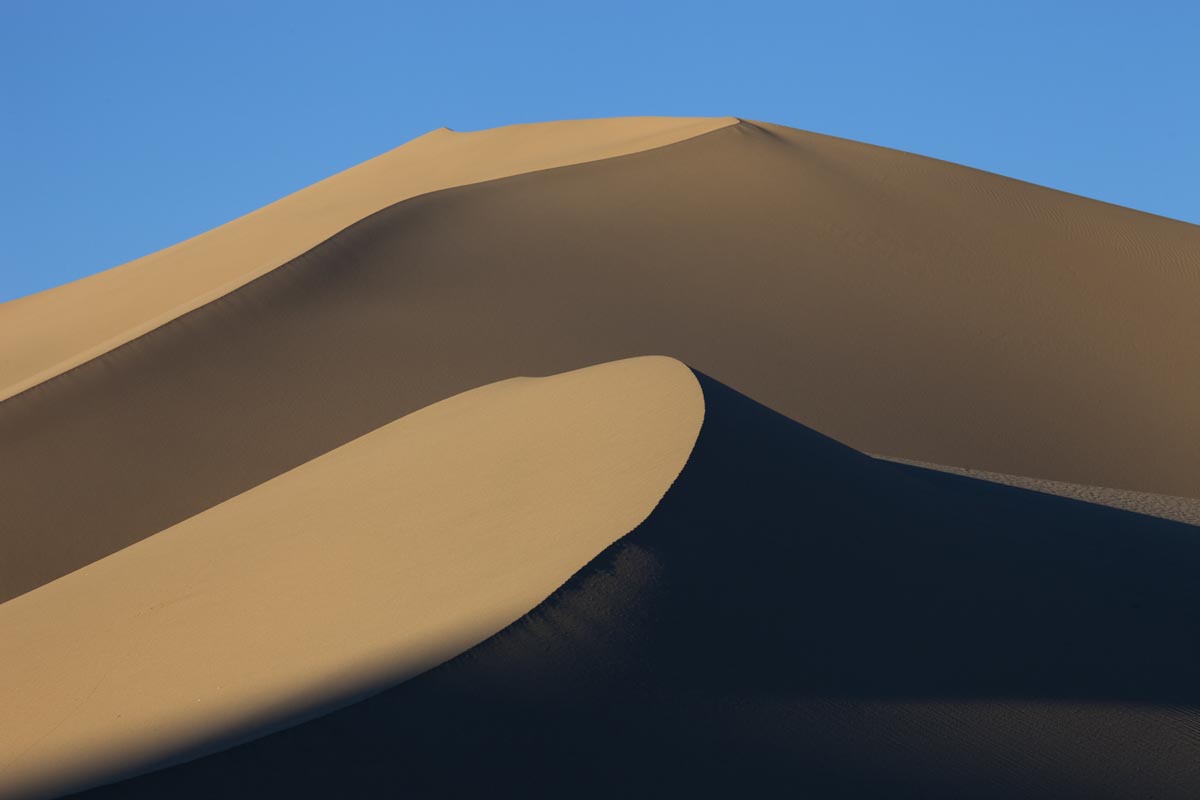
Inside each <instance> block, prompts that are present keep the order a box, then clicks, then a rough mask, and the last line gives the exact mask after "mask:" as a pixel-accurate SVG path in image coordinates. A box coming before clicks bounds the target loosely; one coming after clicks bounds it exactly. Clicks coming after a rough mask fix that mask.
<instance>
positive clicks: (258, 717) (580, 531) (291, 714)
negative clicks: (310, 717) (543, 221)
mask: <svg viewBox="0 0 1200 800" xmlns="http://www.w3.org/2000/svg"><path fill="white" fill-rule="evenodd" d="M703 412H704V404H703V400H702V397H701V392H700V387H699V385H698V384H697V382H696V379H695V378H694V376H693V374H692V372H691V370H689V369H688V368H687V367H685V366H683V365H682V364H680V363H679V362H677V361H673V360H671V359H666V358H656V357H647V358H640V359H634V360H630V361H623V362H618V363H613V364H606V365H602V366H597V367H593V368H590V369H584V370H580V371H576V372H571V373H567V374H565V375H559V376H556V377H552V378H542V379H514V380H509V381H504V382H502V383H497V384H493V385H490V386H486V387H483V388H480V389H477V390H475V391H471V392H467V393H466V394H462V395H458V396H456V397H453V398H450V399H448V400H445V401H443V402H441V403H438V404H436V405H433V406H431V407H429V408H426V409H423V410H421V411H418V412H417V413H415V414H412V415H410V416H407V417H405V418H403V419H401V420H398V421H397V422H394V423H392V424H390V425H388V426H385V427H383V428H381V429H379V430H377V431H374V432H373V433H371V434H368V435H367V436H365V437H363V438H361V439H357V440H355V441H353V442H350V443H349V444H347V445H345V446H343V447H340V448H338V449H336V450H334V451H333V452H331V453H328V454H326V455H324V456H322V457H320V458H318V459H316V460H314V461H311V462H309V463H308V464H305V465H304V466H302V467H299V468H297V469H295V470H292V471H290V472H288V473H286V474H284V475H281V476H279V477H278V478H276V479H275V480H272V481H269V482H267V483H265V484H263V485H262V486H259V487H257V488H256V489H253V490H251V491H249V492H247V493H245V494H242V495H239V496H238V497H235V498H233V499H232V500H230V501H228V502H226V503H223V504H221V505H219V506H217V507H215V508H213V509H210V510H209V511H206V512H204V513H203V514H200V515H198V516H196V517H193V518H191V519H190V520H188V521H186V522H184V523H181V524H180V525H177V526H175V527H173V528H171V529H169V530H166V531H163V532H162V533H159V534H158V535H156V536H153V537H151V538H149V539H146V540H145V541H142V542H139V543H138V544H136V545H134V546H132V547H129V548H126V549H124V550H121V551H120V552H118V553H115V554H114V555H112V556H109V557H108V558H105V559H102V560H100V561H97V562H96V563H94V564H91V565H89V566H88V567H86V568H84V569H82V570H79V571H77V572H74V573H72V574H70V575H67V576H65V577H63V578H61V579H59V580H57V581H54V582H53V583H50V584H47V585H46V586H43V587H41V588H40V589H38V590H37V591H34V592H30V593H28V594H26V595H24V596H22V597H20V598H18V599H16V600H13V601H10V602H8V603H5V604H3V605H0V641H3V646H4V652H5V657H4V658H3V659H0V708H2V709H4V711H3V715H4V725H3V726H0V797H24V796H46V797H49V796H56V795H57V794H59V793H61V792H63V791H65V790H70V789H77V788H82V787H85V786H88V785H94V784H96V783H99V782H101V781H106V780H113V779H116V778H118V777H121V776H122V775H124V774H128V773H129V772H131V771H138V770H144V769H148V768H150V767H153V766H155V765H158V764H160V763H161V762H162V761H163V760H164V759H168V758H171V757H178V756H179V754H181V753H187V754H191V755H194V754H196V753H197V752H201V751H203V750H204V749H206V748H213V747H217V746H221V745H226V746H228V745H229V744H231V743H233V742H235V741H237V739H238V738H240V737H244V736H246V735H248V734H251V733H254V732H259V731H261V730H262V729H264V728H270V727H272V726H278V725H280V724H286V723H288V722H294V721H296V719H297V717H302V716H303V715H305V714H311V713H313V711H314V709H320V708H322V707H323V705H325V704H329V703H335V704H336V703H337V702H338V701H339V700H340V701H342V702H345V698H346V697H353V696H354V694H355V692H356V691H360V690H361V688H362V687H363V686H373V685H375V684H378V683H380V682H395V681H399V680H403V679H404V678H407V677H410V676H412V675H415V674H417V673H419V672H422V671H424V670H426V669H428V668H429V667H432V666H434V665H436V664H438V663H441V662H443V661H446V660H447V659H448V658H450V657H452V656H455V655H457V654H459V653H461V652H462V651H464V650H466V649H467V648H469V647H471V646H473V645H475V644H477V643H478V642H480V641H482V640H483V639H485V638H487V637H488V636H490V635H492V634H494V633H496V632H497V631H499V630H500V629H501V628H503V627H505V626H506V625H508V624H510V623H512V622H513V621H514V620H516V619H518V618H519V617H520V616H521V615H523V614H525V613H526V612H528V611H529V610H530V609H532V608H533V607H534V606H535V605H536V604H537V603H539V602H541V601H542V600H543V599H545V598H546V597H547V596H548V595H549V594H550V593H551V592H553V591H554V590H555V589H557V588H558V587H559V586H560V585H561V584H562V583H563V582H564V581H566V580H567V579H568V578H569V577H570V576H571V575H572V574H573V573H574V572H576V571H577V570H578V569H579V568H581V567H582V566H583V565H584V564H586V563H587V562H588V561H590V560H591V559H592V558H593V557H594V556H595V555H596V554H597V553H599V552H600V551H601V550H603V549H604V548H606V547H608V546H609V545H610V544H612V543H613V542H614V541H616V539H618V538H619V537H620V536H623V535H624V534H626V533H628V532H629V531H630V530H632V529H633V528H634V527H636V526H637V524H638V523H640V522H641V521H642V520H643V519H644V518H645V517H646V516H647V515H648V514H649V513H650V511H651V509H653V507H654V505H655V504H656V503H657V502H658V500H659V499H660V498H661V497H662V495H663V493H664V492H665V491H666V490H667V487H668V486H669V485H670V484H671V482H672V481H673V480H674V479H675V477H676V475H678V473H679V471H680V469H681V468H682V467H683V464H684V461H685V459H686V458H687V455H688V453H689V452H690V451H691V447H692V444H693V443H694V441H695V438H696V435H697V433H698V431H699V429H700V423H701V420H702V418H703Z"/></svg>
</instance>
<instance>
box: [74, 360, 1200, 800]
mask: <svg viewBox="0 0 1200 800" xmlns="http://www.w3.org/2000/svg"><path fill="white" fill-rule="evenodd" d="M701 383H702V386H703V392H704V404H705V411H704V422H703V425H702V427H701V430H700V435H699V438H698V439H697V441H696V444H695V448H694V450H693V451H692V454H691V456H690V458H689V459H688V462H687V465H686V466H685V467H684V469H683V471H682V472H681V473H680V475H679V476H678V478H677V480H676V481H675V483H674V485H673V486H672V487H671V488H670V490H669V491H668V492H667V494H666V496H665V497H664V498H663V500H662V502H661V503H659V505H658V506H657V507H656V508H655V510H654V511H653V512H652V513H651V514H650V516H649V517H648V518H647V519H646V520H645V522H643V523H642V524H641V525H640V526H639V527H638V528H637V529H636V530H635V531H634V532H633V533H631V534H629V535H628V536H626V537H624V538H622V539H621V540H620V541H618V542H617V543H615V544H614V545H613V546H611V547H610V548H608V549H607V550H606V551H605V552H604V553H603V554H601V555H600V556H599V557H598V558H596V559H595V560H594V561H592V562H591V563H590V564H589V565H588V566H587V567H586V568H585V569H583V570H582V571H581V572H580V573H578V574H577V575H575V576H574V577H573V578H572V579H571V580H570V581H569V582H568V583H567V584H566V585H565V586H563V587H562V588H561V589H560V590H559V591H557V592H555V593H554V594H553V595H552V596H551V597H550V598H549V599H548V600H547V601H546V602H544V603H542V604H540V605H539V606H538V607H537V608H536V609H535V610H534V611H532V612H531V613H530V614H528V615H526V616H525V617H523V618H522V619H521V620H520V621H519V622H517V623H516V624H515V625H513V626H511V627H509V628H507V629H505V630H504V631H502V632H501V633H500V634H498V635H496V636H494V637H492V638H491V639H489V640H488V641H486V642H484V643H483V644H481V645H479V646H478V647H475V648H472V649H471V650H469V651H468V652H467V653H465V654H464V655H463V656H461V657H459V658H456V659H454V660H453V661H450V662H449V663H447V664H445V665H443V666H441V667H439V668H437V669H435V670H433V671H431V672H428V673H426V674H424V675H422V676H420V677H418V678H415V679H414V680H411V681H409V682H407V683H405V684H402V685H400V686H397V687H394V688H391V689H388V690H387V691H385V692H383V693H381V694H378V695H376V696H374V697H372V698H370V699H367V700H364V701H363V702H360V703H358V704H356V705H353V706H350V707H347V708H345V709H343V710H340V711H337V712H334V713H332V714H329V715H327V716H324V717H321V718H319V719H315V720H312V721H310V722H307V723H304V724H302V725H299V726H297V727H293V728H290V729H288V730H285V731H281V732H278V733H275V734H273V735H270V736H267V737H265V738H262V739H259V740H257V741H254V742H251V743H248V744H245V745H243V746H240V747H237V748H233V749H231V750H227V751H224V752H221V753H219V754H215V755H213V756H210V757H208V758H203V759H199V760H197V761H193V762H191V763H188V764H183V765H180V766H178V767H175V768H172V769H168V770H165V771H161V772H157V773H152V774H149V775H146V776H144V777H142V778H138V779H134V780H132V781H130V782H126V783H122V784H118V785H116V786H114V787H111V788H110V789H108V790H99V791H97V792H95V793H94V795H93V796H95V797H122V798H124V797H167V796H169V797H198V798H199V797H214V796H229V795H230V794H234V795H241V796H246V795H251V796H252V795H256V794H260V793H268V792H269V793H284V794H287V793H290V792H296V793H299V794H301V795H303V796H327V797H328V796H360V797H376V796H389V795H395V794H401V795H404V796H418V797H426V796H430V797H444V796H455V797H468V796H480V795H481V794H486V793H488V792H492V791H497V790H498V787H506V788H505V789H504V791H510V792H512V793H514V794H520V795H522V796H529V795H535V796H555V797H562V796H605V797H611V796H614V794H616V795H622V794H633V795H635V796H651V795H654V796H661V795H662V794H664V793H665V794H669V795H670V796H738V795H746V794H749V795H752V796H781V795H784V796H796V795H802V796H806V797H807V796H812V797H839V798H840V797H871V798H882V797H886V798H895V797H911V798H962V797H973V798H996V797H1002V798H1047V800H1049V799H1051V798H1053V799H1054V800H1062V798H1089V799H1090V800H1107V799H1108V798H1135V797H1137V798H1143V797H1156V798H1163V799H1164V800H1173V799H1174V798H1179V800H1184V799H1185V798H1194V797H1196V796H1197V794H1198V793H1200V711H1198V710H1197V709H1198V708H1200V688H1198V687H1197V685H1196V681H1195V675H1194V672H1195V664H1196V662H1197V659H1198V658H1200V642H1198V641H1197V639H1196V637H1194V636H1190V635H1181V634H1182V633H1183V632H1185V631H1195V630H1196V628H1197V625H1198V624H1200V583H1197V581H1196V580H1195V576H1196V574H1197V571H1198V570H1200V538H1197V536H1196V530H1195V529H1194V528H1192V527H1190V526H1186V525H1182V524H1179V523H1173V522H1168V521H1165V520H1158V519H1153V518H1150V517H1145V516H1141V515H1137V514H1132V513H1128V512H1124V511H1119V510H1114V509H1108V508H1103V507H1099V506H1095V505H1089V504H1085V503H1079V502H1076V501H1073V500H1069V499H1065V498H1060V497H1054V496H1051V495H1046V494H1041V493H1037V492H1030V491H1025V490H1022V489H1016V488H1011V487H1007V486H1001V485H997V484H993V483H988V482H985V481H978V480H973V479H970V478H965V477H960V476H955V475H947V474H943V473H938V472H931V471H928V470H923V469H918V468H915V467H907V466H903V465H898V464H892V463H889V462H885V461H879V460H877V459H873V458H870V457H868V456H865V455H862V454H861V453H857V452H855V451H853V450H850V449H849V448H846V447H843V446H841V445H839V444H837V443H836V442H833V441H831V440H828V439H826V438H824V437H822V436H820V435H818V434H816V433H814V432H813V431H811V430H809V429H806V428H804V427H803V426H801V425H798V424H796V423H794V422H791V421H790V420H787V419H785V418H783V417H781V416H779V415H777V414H774V413H772V412H770V411H768V410H766V409H764V408H763V407H761V406H759V405H757V404H755V403H753V402H751V401H749V400H747V399H746V398H744V397H742V396H740V395H738V394H737V393H735V392H732V391H730V390H729V389H727V388H725V387H723V386H721V385H719V384H717V383H715V382H713V381H711V380H708V379H705V378H701ZM467 765H469V768H468V767H467Z"/></svg>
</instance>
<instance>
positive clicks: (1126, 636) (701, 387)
mask: <svg viewBox="0 0 1200 800" xmlns="http://www.w3.org/2000/svg"><path fill="white" fill-rule="evenodd" d="M1198 292H1200V228H1197V227H1196V226H1192V225H1188V224H1185V223H1181V222H1176V221H1172V220H1167V219H1163V218H1159V217H1154V216H1151V215H1147V214H1142V213H1139V212H1136V211H1132V210H1129V209H1124V208H1119V207H1116V206H1111V205H1106V204H1103V203H1099V202H1096V201H1092V200H1087V199H1085V198H1081V197H1076V196H1072V195H1068V194H1064V193H1061V192H1056V191H1052V190H1049V189H1045V188H1041V187H1037V186H1032V185H1029V184H1025V183H1021V182H1018V181H1013V180H1010V179H1006V178H1003V177H1000V176H996V175H991V174H987V173H982V172H979V171H976V170H971V169H967V168H964V167H960V166H956V165H952V164H947V163H944V162H939V161H935V160H931V159H926V158H921V157H919V156H914V155H909V154H904V153H899V152H896V151H891V150H886V149H882V148H877V147H871V146H868V145H862V144H856V143H853V142H847V141H844V140H839V139H834V138H830V137H825V136H820V135H817V134H811V133H805V132H801V131H796V130H792V129H788V128H782V127H779V126H774V125H769V124H765V123H753V122H747V121H739V120H735V119H732V118H722V119H644V118H639V119H623V120H611V121H581V122H569V123H550V124H545V125H533V126H514V127H512V128H504V129H497V130H495V131H486V132H480V133H473V134H455V133H451V132H449V131H445V130H441V131H434V132H433V133H431V134H428V135H426V136H424V137H421V138H419V139H417V140H415V141H413V142H410V143H409V144H407V145H405V146H403V147H401V148H399V149H397V150H395V151H392V152H391V153H388V154H385V155H384V156H381V157H379V158H378V159H375V160H373V161H370V162H367V163H366V164H363V165H361V166H359V167H356V168H354V169H352V170H349V171H347V172H345V173H342V174H340V175H338V176H334V177H333V178H330V179H328V180H327V181H323V182H321V183H319V184H316V185H314V186H313V187H310V188H309V189H306V190H304V191H302V192H299V193H297V194H295V195H292V196H290V197H287V198H284V199H283V200H281V201H279V202H278V203H275V204H272V205H271V206H268V207H266V208H264V209H262V210H260V211H258V212H255V213H254V214H251V215H248V216H247V217H244V218H242V219H239V220H236V221H234V222H232V223H229V224H228V225H225V226H222V227H221V228H218V229H216V230H214V231H211V232H209V233H207V234H204V235H203V236H200V237H197V238H195V239H192V240H189V241H187V242H184V243H182V244H180V245H177V246H176V247H173V248H169V249H168V250H165V251H162V252H161V253H156V254H153V255H151V256H147V257H146V258H144V259H139V260H138V261H135V262H131V263H130V264H127V265H125V266H123V267H119V268H117V269H114V270H110V271H108V272H105V273H100V274H98V275H96V276H93V277H91V278H87V279H85V280H83V281H79V282H77V283H74V284H70V285H68V286H64V287H59V288H57V289H54V290H51V291H49V292H45V293H42V294H39V295H34V296H32V297H29V298H24V299H22V300H18V301H14V302H12V303H7V304H3V305H0V341H3V342H5V349H4V353H3V362H2V364H0V387H7V388H4V389H0V646H2V647H3V652H2V653H0V708H2V709H4V717H3V724H2V725H0V797H5V798H10V797H11V798H25V797H51V796H56V795H58V794H61V793H63V792H66V791H73V790H77V789H87V788H88V787H93V788H92V789H91V790H90V791H91V792H93V793H94V796H104V797H154V798H158V797H214V796H231V797H262V796H278V795H281V794H290V795H292V796H304V797H309V796H313V797H315V796H322V797H328V796H372V797H373V796H395V795H401V796H418V797H423V796H447V795H449V796H479V795H480V794H482V793H484V792H485V790H486V791H487V792H488V793H491V794H501V795H504V796H507V795H521V796H528V795H539V794H541V795H552V796H588V795H592V796H614V795H638V794H641V795H647V794H655V795H659V796H663V795H665V796H675V795H688V796H692V795H714V794H720V795H722V796H738V795H755V796H763V795H771V796H773V795H778V794H788V795H790V794H797V793H805V794H807V795H811V796H815V797H870V798H883V797H886V798H889V800H891V798H899V797H914V798H937V797H946V798H958V797H978V798H988V797H997V798H1055V799H1056V800H1059V799H1061V798H1076V797H1078V798H1088V799H1089V800H1104V799H1105V798H1131V799H1132V798H1138V800H1140V799H1141V798H1146V797H1158V798H1168V799H1169V800H1173V799H1174V798H1194V797H1197V796H1200V712H1198V711H1197V709H1200V696H1198V695H1200V689H1197V688H1196V682H1195V680H1194V672H1195V664H1196V663H1198V661H1200V658H1198V657H1200V638H1198V637H1197V636H1196V635H1195V633H1196V631H1197V630H1198V629H1200V627H1198V623H1200V583H1197V581H1196V580H1195V576H1196V575H1197V574H1200V538H1198V537H1197V528H1195V527H1193V526H1191V525H1186V524H1182V523H1181V522H1177V521H1172V520H1181V521H1195V519H1196V517H1195V513H1196V509H1197V507H1200V506H1198V505H1197V504H1198V503H1200V449H1198V448H1196V447H1195V446H1194V443H1195V442H1196V441H1200V417H1198V416H1197V414H1196V413H1195V409H1196V408H1198V407H1200V370H1197V369H1195V362H1196V347H1197V345H1196V343H1197V342H1200V315H1197V314H1196V313H1195V308H1194V306H1195V302H1194V298H1195V297H1196V296H1197V293H1198ZM658 353H661V354H667V355H668V356H670V357H665V356H658V355H651V354H658ZM675 358H678V359H680V360H679V361H676V360H674V359H675ZM685 363H686V364H687V365H688V366H684V364H685ZM588 365H596V366H588ZM583 367H586V368H584V369H581V368H583ZM689 367H691V368H695V369H696V370H699V372H693V371H692V369H691V368H689ZM560 373H561V374H560ZM700 373H703V374H700ZM518 375H526V376H547V375H552V376H554V377H548V378H538V379H532V378H525V379H513V376H518ZM706 375H711V376H712V377H711V378H710V377H706ZM718 380H719V381H720V383H718ZM728 387H733V388H728ZM734 389H736V390H737V391H734ZM739 392H742V393H744V394H739ZM447 398H448V399H447ZM751 398H752V399H751ZM760 404H761V405H760ZM771 409H774V410H771ZM818 431H819V433H818ZM828 437H832V438H828ZM839 442H841V443H839ZM866 453H871V454H874V455H866ZM877 456H878V457H877ZM883 457H886V458H883ZM685 462H686V465H685ZM926 467H932V469H927V468H926ZM980 478H983V479H985V480H982V479H980ZM1004 484H1011V485H1004ZM668 487H670V488H668ZM1098 487H1105V488H1098ZM1031 490H1036V491H1031ZM664 493H665V494H664ZM1081 500H1087V501H1090V502H1080V501H1081ZM1133 511H1138V512H1143V511H1144V512H1147V513H1149V514H1155V515H1157V516H1158V517H1163V518H1156V517H1153V516H1146V515H1143V514H1140V513H1131V512H1133ZM564 582H565V583H564ZM110 781H118V782H117V783H112V784H111V785H108V786H99V784H103V783H106V782H110Z"/></svg>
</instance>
